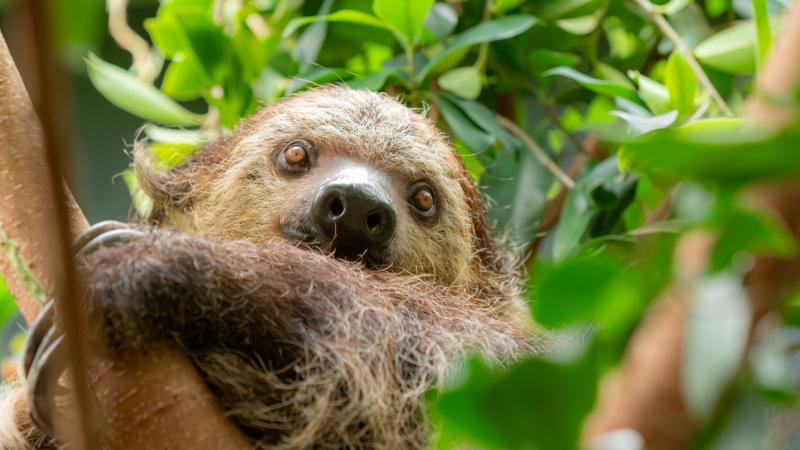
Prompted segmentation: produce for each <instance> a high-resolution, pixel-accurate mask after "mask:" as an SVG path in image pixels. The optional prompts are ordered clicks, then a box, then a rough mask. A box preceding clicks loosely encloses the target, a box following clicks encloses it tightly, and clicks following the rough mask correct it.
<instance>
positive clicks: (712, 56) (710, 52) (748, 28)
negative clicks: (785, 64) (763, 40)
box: [694, 20, 781, 75]
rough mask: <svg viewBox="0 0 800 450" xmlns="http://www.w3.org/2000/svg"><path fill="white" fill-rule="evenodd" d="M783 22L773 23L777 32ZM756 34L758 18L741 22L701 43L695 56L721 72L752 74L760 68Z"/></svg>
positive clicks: (695, 50)
mask: <svg viewBox="0 0 800 450" xmlns="http://www.w3.org/2000/svg"><path fill="white" fill-rule="evenodd" d="M780 23H781V22H780V21H778V20H775V21H773V22H772V30H773V32H777V29H778V28H780V26H779V25H780ZM756 36H757V33H756V24H755V22H754V21H745V22H740V23H738V24H736V25H733V26H732V27H730V28H727V29H725V30H722V31H720V32H719V33H716V34H714V35H713V36H711V37H709V38H708V39H706V40H704V41H703V42H701V43H700V45H698V46H697V47H696V48H695V49H694V55H695V57H696V58H697V59H698V61H700V62H701V63H703V64H704V65H707V66H709V67H712V68H714V69H717V70H719V71H722V72H725V73H731V74H734V75H737V74H747V75H750V74H753V73H755V70H756V55H757V54H758V51H757V43H756V40H757V38H756Z"/></svg>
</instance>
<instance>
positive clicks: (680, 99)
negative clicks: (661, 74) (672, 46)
mask: <svg viewBox="0 0 800 450" xmlns="http://www.w3.org/2000/svg"><path fill="white" fill-rule="evenodd" d="M665 82H666V85H667V91H668V92H669V103H670V106H671V107H672V108H674V109H675V110H677V111H678V116H679V117H681V118H686V117H689V116H690V115H691V114H692V113H693V112H694V111H695V108H696V106H695V97H696V96H697V92H698V89H699V86H700V84H699V82H698V81H697V75H695V73H694V71H693V70H692V67H691V66H690V65H689V63H688V62H686V59H685V58H684V57H683V55H681V53H680V52H677V51H674V52H672V55H670V57H669V61H668V62H667V73H666V79H665Z"/></svg>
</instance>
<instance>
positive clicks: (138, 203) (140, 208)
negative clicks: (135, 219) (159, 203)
mask: <svg viewBox="0 0 800 450" xmlns="http://www.w3.org/2000/svg"><path fill="white" fill-rule="evenodd" d="M122 180H123V181H125V185H126V186H128V192H129V193H130V195H131V202H132V203H133V209H134V210H135V211H136V214H138V215H139V217H140V218H142V219H146V218H148V217H150V213H151V212H152V211H153V200H152V199H151V198H150V197H148V196H147V194H146V193H145V192H144V191H143V190H142V188H141V187H140V186H139V180H138V179H137V178H136V174H135V173H134V172H133V170H131V169H127V170H125V171H123V172H122Z"/></svg>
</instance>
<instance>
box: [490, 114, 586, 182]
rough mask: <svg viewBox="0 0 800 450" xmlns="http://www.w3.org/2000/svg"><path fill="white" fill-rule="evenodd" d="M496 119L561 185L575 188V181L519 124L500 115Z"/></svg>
mask: <svg viewBox="0 0 800 450" xmlns="http://www.w3.org/2000/svg"><path fill="white" fill-rule="evenodd" d="M496 118H497V123H499V124H500V125H501V126H502V127H503V128H505V129H506V130H508V131H509V132H510V133H511V134H513V135H514V136H516V137H517V138H519V139H520V140H521V141H522V143H523V144H525V146H526V147H528V150H530V152H531V153H533V155H534V156H535V157H536V159H538V160H539V163H541V164H542V165H543V166H544V167H545V168H546V169H547V170H549V171H550V173H552V174H553V176H555V177H556V179H557V180H558V181H559V182H561V184H563V185H564V187H566V188H567V189H572V188H574V187H575V180H573V179H572V178H570V176H569V175H567V174H566V173H564V171H563V170H561V167H559V166H558V164H556V163H555V162H554V161H553V160H552V159H550V156H548V155H547V152H545V151H544V150H543V149H542V148H541V147H539V144H537V143H536V141H534V140H533V139H531V137H530V136H528V133H526V132H525V130H523V129H522V128H520V127H519V126H517V124H515V123H514V122H512V121H511V120H509V119H506V118H505V117H503V116H501V115H499V114H498V115H497V116H496Z"/></svg>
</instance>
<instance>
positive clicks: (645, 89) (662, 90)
mask: <svg viewBox="0 0 800 450" xmlns="http://www.w3.org/2000/svg"><path fill="white" fill-rule="evenodd" d="M630 75H631V78H632V79H633V80H634V81H635V82H636V84H638V86H639V97H641V99H642V100H643V101H644V103H645V105H647V108H648V109H650V112H652V113H653V114H665V113H667V112H669V111H671V110H672V108H671V107H670V103H669V90H668V89H667V87H666V86H664V85H663V84H661V83H659V82H658V81H655V80H653V79H652V78H649V77H646V76H644V75H642V74H640V73H639V72H631V73H630Z"/></svg>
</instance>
